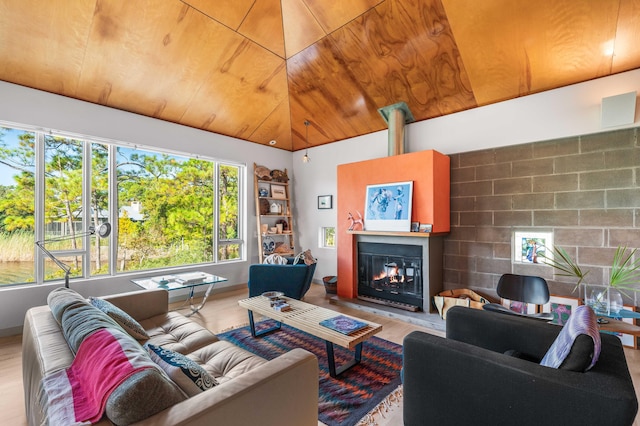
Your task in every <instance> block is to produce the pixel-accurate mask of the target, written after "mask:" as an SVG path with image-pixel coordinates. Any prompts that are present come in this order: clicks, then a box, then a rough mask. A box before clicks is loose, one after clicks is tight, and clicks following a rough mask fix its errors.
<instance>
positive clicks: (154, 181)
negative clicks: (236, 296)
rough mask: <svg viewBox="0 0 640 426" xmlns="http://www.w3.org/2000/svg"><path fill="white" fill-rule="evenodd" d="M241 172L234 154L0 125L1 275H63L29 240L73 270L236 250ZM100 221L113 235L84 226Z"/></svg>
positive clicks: (0, 278)
mask: <svg viewBox="0 0 640 426" xmlns="http://www.w3.org/2000/svg"><path fill="white" fill-rule="evenodd" d="M243 175H244V166H241V165H237V164H229V163H220V162H217V161H212V160H209V159H202V158H192V157H187V156H183V155H178V154H175V153H166V152H158V151H154V150H150V149H140V148H131V147H126V146H120V145H117V144H106V143H99V142H96V141H89V140H84V139H75V138H69V137H64V136H57V135H53V134H45V133H41V132H27V131H21V130H16V129H11V128H0V193H1V194H2V197H1V199H0V245H1V247H0V261H1V262H3V265H8V267H3V268H2V272H0V285H2V284H17V283H29V282H38V281H40V280H44V281H48V280H54V279H61V278H63V277H64V272H63V271H62V270H61V269H60V268H59V267H58V266H56V265H55V264H54V263H53V262H52V261H51V260H50V259H49V258H48V257H46V256H43V255H42V254H41V253H39V252H38V251H36V250H35V246H34V242H35V241H36V240H44V241H45V246H46V248H47V249H48V250H49V251H50V252H52V253H54V255H55V256H56V258H58V259H60V260H61V261H62V262H64V263H65V264H66V265H68V266H70V268H71V274H70V275H71V277H72V278H73V277H85V278H86V277H91V276H96V275H104V274H116V273H120V272H132V271H142V270H149V269H161V268H165V267H175V266H180V265H190V264H202V263H214V262H224V261H230V260H235V259H242V258H243V245H244V241H243V235H242V226H241V223H242V216H241V214H240V212H241V211H242V210H241V208H240V207H241V205H240V202H241V200H242V197H241V193H240V188H241V184H242V177H243ZM110 190H111V191H113V193H110ZM111 204H114V205H111ZM105 222H111V223H112V228H113V231H114V235H113V236H112V237H110V238H104V239H103V238H97V237H96V236H88V235H87V231H88V230H90V229H92V227H93V228H95V229H97V228H98V227H99V226H100V225H101V224H103V223H105ZM110 241H113V242H114V243H115V244H114V247H111V246H110V245H109V243H110ZM14 247H16V248H20V251H18V250H16V249H14ZM40 258H41V259H42V260H41V262H40V263H39V262H37V261H36V260H37V259H40ZM38 277H40V279H38Z"/></svg>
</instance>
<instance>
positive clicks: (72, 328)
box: [47, 287, 121, 354]
mask: <svg viewBox="0 0 640 426" xmlns="http://www.w3.org/2000/svg"><path fill="white" fill-rule="evenodd" d="M47 302H48V304H49V309H51V312H52V314H53V316H54V318H55V319H56V321H57V322H58V323H59V324H60V328H61V329H62V334H63V335H64V338H65V340H66V341H67V344H68V345H69V347H70V348H71V350H72V351H73V353H74V354H75V353H76V352H78V348H79V347H80V344H81V343H82V341H83V340H84V339H85V338H86V337H87V336H89V335H90V334H92V333H93V332H95V331H97V330H100V329H103V328H113V327H116V328H118V329H121V328H120V326H119V325H118V324H117V323H116V322H115V321H114V320H112V319H111V318H109V316H107V314H105V313H104V312H102V311H101V310H99V309H98V308H96V307H94V306H91V305H90V304H89V302H88V301H87V300H86V299H84V298H83V297H82V296H81V295H79V294H78V293H77V292H75V291H73V290H71V289H69V288H64V287H61V288H57V289H55V290H53V291H52V292H50V293H49V295H48V297H47Z"/></svg>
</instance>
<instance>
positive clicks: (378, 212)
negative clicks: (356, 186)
mask: <svg viewBox="0 0 640 426" xmlns="http://www.w3.org/2000/svg"><path fill="white" fill-rule="evenodd" d="M365 197H366V198H365V213H364V220H365V221H366V227H365V229H366V230H367V231H405V232H409V230H410V229H411V207H412V200H413V181H408V182H391V183H383V184H376V185H367V192H366V194H365Z"/></svg>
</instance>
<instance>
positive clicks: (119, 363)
mask: <svg viewBox="0 0 640 426" xmlns="http://www.w3.org/2000/svg"><path fill="white" fill-rule="evenodd" d="M120 333H121V332H120V331H119V330H114V329H100V330H98V331H96V332H94V333H93V334H91V335H90V336H88V337H87V338H86V339H85V340H84V341H83V342H82V343H81V344H80V347H79V349H78V352H77V354H76V357H75V359H74V360H73V362H72V364H71V366H70V367H69V368H67V369H65V370H60V371H57V372H55V373H53V374H51V375H49V376H47V377H45V378H44V379H43V387H44V390H45V392H44V393H45V394H46V395H47V398H48V413H47V414H48V420H49V424H51V425H59V424H60V425H61V424H66V425H83V424H90V423H95V422H97V421H98V420H100V418H101V417H102V415H103V414H104V411H105V405H106V402H107V399H108V398H109V395H111V392H113V390H114V389H115V388H116V387H117V386H118V385H120V384H121V383H122V382H124V381H125V380H126V379H127V378H129V377H131V376H132V375H133V374H135V373H137V372H138V371H142V370H144V369H147V368H153V366H152V365H150V363H149V361H148V360H145V358H144V357H143V356H141V355H140V354H141V352H140V348H139V347H135V345H136V344H137V343H136V342H135V341H132V340H131V339H123V338H121V336H119V334H120Z"/></svg>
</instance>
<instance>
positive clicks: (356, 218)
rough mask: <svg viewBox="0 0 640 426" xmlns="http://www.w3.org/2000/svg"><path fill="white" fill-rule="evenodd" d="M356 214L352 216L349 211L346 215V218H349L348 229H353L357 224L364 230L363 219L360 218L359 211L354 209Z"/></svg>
mask: <svg viewBox="0 0 640 426" xmlns="http://www.w3.org/2000/svg"><path fill="white" fill-rule="evenodd" d="M356 214H357V216H353V215H352V214H351V212H349V214H348V215H347V220H349V222H350V225H349V231H355V229H356V227H357V226H360V229H361V230H363V231H364V220H363V219H362V215H361V214H360V212H359V211H357V210H356Z"/></svg>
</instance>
